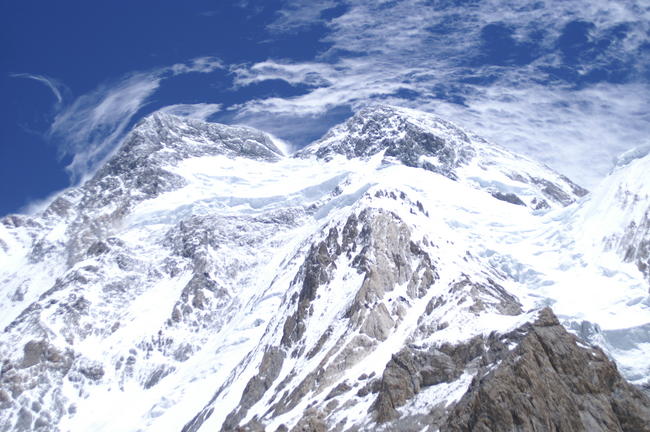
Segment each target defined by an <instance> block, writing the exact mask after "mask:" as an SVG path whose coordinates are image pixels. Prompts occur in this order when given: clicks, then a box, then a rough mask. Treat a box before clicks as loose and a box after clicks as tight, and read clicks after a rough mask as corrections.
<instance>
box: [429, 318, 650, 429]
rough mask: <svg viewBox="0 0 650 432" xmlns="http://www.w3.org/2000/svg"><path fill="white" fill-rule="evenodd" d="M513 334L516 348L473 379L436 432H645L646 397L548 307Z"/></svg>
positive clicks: (649, 404)
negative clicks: (582, 343) (519, 334)
mask: <svg viewBox="0 0 650 432" xmlns="http://www.w3.org/2000/svg"><path fill="white" fill-rule="evenodd" d="M517 331H518V332H525V333H524V336H523V338H522V339H521V341H520V342H519V343H518V345H517V346H516V347H515V348H514V349H513V350H512V351H510V352H508V353H507V354H506V355H505V356H503V358H502V359H501V361H500V363H499V364H498V366H496V368H495V369H494V370H491V371H489V372H487V373H486V374H484V375H483V374H481V373H479V374H478V375H477V376H476V377H475V378H474V380H473V381H472V384H471V386H470V389H469V390H468V392H467V393H466V394H465V396H463V398H462V399H461V400H460V401H459V402H458V404H457V405H456V407H455V408H454V410H453V411H452V412H451V414H450V415H449V418H448V420H447V422H446V423H445V425H444V426H443V427H442V428H441V430H443V431H466V430H476V431H494V430H503V431H506V430H508V431H515V430H517V431H535V430H549V431H550V430H558V431H560V430H571V431H630V432H631V431H648V430H650V399H648V398H647V396H645V395H644V394H642V393H641V392H640V391H639V390H638V389H636V388H635V387H633V386H631V385H630V384H628V383H627V382H626V381H625V380H624V379H622V378H621V376H620V374H619V373H618V370H617V368H616V365H615V364H614V363H612V362H611V361H610V360H609V359H608V358H607V357H606V356H605V354H604V353H603V352H602V351H601V350H600V349H598V348H593V347H592V348H587V347H582V346H580V342H579V340H578V339H577V338H576V337H575V336H572V335H570V334H568V333H567V332H566V330H565V329H564V328H563V327H562V326H561V325H560V324H559V322H558V321H557V319H556V318H555V316H554V315H553V314H552V312H551V311H550V309H546V310H543V311H542V312H541V313H540V317H539V319H538V320H537V321H536V322H535V323H533V324H531V325H527V326H524V327H522V328H521V329H518V330H517Z"/></svg>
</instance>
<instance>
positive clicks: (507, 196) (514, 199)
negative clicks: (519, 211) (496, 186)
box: [492, 192, 526, 206]
mask: <svg viewBox="0 0 650 432" xmlns="http://www.w3.org/2000/svg"><path fill="white" fill-rule="evenodd" d="M492 196H493V197H494V198H496V199H498V200H501V201H505V202H509V203H510V204H516V205H521V206H525V205H526V203H525V202H523V201H522V200H521V198H519V197H518V196H517V195H515V194H513V193H502V192H492Z"/></svg>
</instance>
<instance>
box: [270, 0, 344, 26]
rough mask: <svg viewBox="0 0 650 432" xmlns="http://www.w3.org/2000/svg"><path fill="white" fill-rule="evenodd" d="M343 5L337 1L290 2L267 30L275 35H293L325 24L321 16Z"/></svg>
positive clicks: (297, 0)
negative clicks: (316, 25)
mask: <svg viewBox="0 0 650 432" xmlns="http://www.w3.org/2000/svg"><path fill="white" fill-rule="evenodd" d="M339 4H341V2H340V1H335V0H311V1H303V0H289V1H287V2H286V3H285V5H284V7H283V8H282V9H280V10H279V11H278V12H277V17H276V19H275V20H274V21H273V22H272V23H270V24H269V25H268V26H267V28H268V30H269V31H271V32H273V33H291V32H296V31H299V30H303V29H305V28H308V27H311V26H313V25H314V24H317V23H321V22H324V21H323V20H322V19H321V15H322V13H323V12H324V11H326V10H328V9H332V8H334V7H336V6H337V5H339Z"/></svg>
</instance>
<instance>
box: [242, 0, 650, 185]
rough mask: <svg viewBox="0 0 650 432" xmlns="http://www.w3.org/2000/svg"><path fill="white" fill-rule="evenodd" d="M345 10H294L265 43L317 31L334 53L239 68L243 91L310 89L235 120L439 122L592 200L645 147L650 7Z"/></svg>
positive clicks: (560, 1) (420, 4)
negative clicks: (628, 155)
mask: <svg viewBox="0 0 650 432" xmlns="http://www.w3.org/2000/svg"><path fill="white" fill-rule="evenodd" d="M343 3H345V6H346V7H345V12H344V13H342V14H341V15H340V16H338V17H335V18H332V19H329V20H326V21H323V18H322V12H323V10H326V9H327V8H330V7H332V4H331V2H327V1H325V2H317V3H316V4H314V5H311V3H310V6H304V7H305V9H300V10H298V9H295V8H298V5H299V4H304V5H306V3H300V2H294V1H290V2H289V3H288V6H287V8H285V9H284V11H283V12H282V13H281V14H280V17H279V18H278V20H276V22H274V23H273V24H272V25H271V26H270V27H269V28H270V30H271V31H278V30H279V29H283V28H284V29H287V30H290V29H292V28H303V27H305V26H309V25H313V24H315V23H322V24H324V25H325V28H326V29H327V32H326V34H325V36H324V37H323V42H326V43H328V44H329V48H328V49H327V50H326V51H325V52H321V53H320V54H319V55H318V56H316V57H315V59H314V60H312V61H308V62H291V61H288V60H286V59H283V60H281V61H280V60H275V59H268V60H266V61H263V62H259V63H255V64H250V65H243V66H242V65H240V66H238V67H236V68H233V69H232V71H233V72H234V73H235V75H236V77H235V83H236V85H239V86H246V85H250V84H255V83H259V82H262V81H265V80H278V79H279V80H284V81H286V82H287V83H289V84H291V85H293V86H301V87H300V88H301V89H304V92H303V93H302V94H301V95H299V96H292V97H278V96H274V97H268V98H262V99H256V100H250V101H248V102H246V103H243V104H241V105H239V106H237V107H234V108H236V109H237V112H238V116H239V117H240V118H245V119H247V121H248V122H254V118H255V117H256V116H259V117H260V118H261V119H266V118H268V117H269V115H275V116H277V117H278V118H283V119H285V121H286V122H287V124H292V123H293V124H297V123H299V121H300V120H299V119H301V118H314V117H317V116H319V115H325V114H326V113H328V112H331V110H333V109H336V108H337V107H342V106H350V107H353V108H354V107H358V106H362V105H365V104H368V103H372V102H377V101H386V102H389V103H394V104H398V105H405V106H410V107H415V108H421V109H425V110H429V111H433V112H437V113H439V114H441V115H443V116H446V117H448V118H449V119H451V120H455V121H457V122H458V123H461V124H462V125H464V126H466V127H468V128H470V129H474V130H476V131H477V132H479V133H481V134H483V135H486V136H487V137H488V138H491V139H492V140H493V141H495V142H498V143H502V144H504V145H506V146H508V147H510V148H512V149H514V150H516V151H520V152H523V153H526V154H529V155H531V156H533V157H535V158H537V159H541V160H542V161H544V162H546V163H548V164H549V165H551V166H553V167H554V168H556V169H558V170H560V171H562V172H564V173H566V174H568V175H570V176H572V177H574V178H575V179H576V180H577V181H579V182H581V183H583V184H585V185H587V186H593V185H594V183H595V182H596V181H597V180H598V178H599V177H601V176H603V175H604V174H606V172H607V171H608V170H609V165H610V163H611V160H612V158H613V157H614V156H615V155H616V154H617V153H618V152H620V151H622V150H625V149H626V148H628V147H632V146H634V145H637V144H638V143H639V142H640V141H644V140H646V139H647V138H646V136H647V131H648V130H649V129H650V118H649V117H648V114H647V113H648V112H650V109H649V108H650V102H648V101H650V89H649V87H648V84H650V83H649V82H648V79H647V72H648V70H650V55H649V54H648V49H647V47H648V46H649V45H650V37H649V36H648V35H649V34H650V7H649V6H647V5H646V4H645V3H644V2H641V1H639V0H619V1H594V2H583V1H579V0H548V1H545V2H536V3H531V2H528V1H523V0H506V1H502V0H485V1H481V2H454V1H430V0H401V1H374V0H373V1H371V0H347V1H345V2H343ZM292 8H293V9H292ZM291 11H293V12H295V13H294V14H293V15H291ZM294 21H295V24H292V23H293V22H294ZM310 23H311V24H310ZM274 26H276V27H277V28H274ZM303 86H304V87H303ZM260 123H264V121H261V122H260ZM276 127H278V126H276Z"/></svg>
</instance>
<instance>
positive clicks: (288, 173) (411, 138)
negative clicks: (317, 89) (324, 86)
mask: <svg viewBox="0 0 650 432" xmlns="http://www.w3.org/2000/svg"><path fill="white" fill-rule="evenodd" d="M620 160H621V161H622V162H620V163H619V164H618V166H617V167H616V168H615V169H614V170H613V171H612V172H611V174H610V175H609V176H608V177H607V178H606V179H605V180H604V181H603V182H602V184H601V185H600V186H598V187H596V188H595V189H594V190H593V191H592V192H588V191H587V190H585V189H583V188H582V187H580V186H578V185H577V184H575V183H573V182H572V181H571V180H569V179H568V178H566V177H564V176H562V175H560V174H558V173H557V172H555V171H553V170H552V169H550V168H549V167H547V166H545V165H543V164H541V163H538V162H536V161H534V160H532V159H530V158H527V157H524V156H521V155H518V154H515V153H512V152H510V151H508V150H506V149H504V148H502V147H500V146H498V145H496V144H493V143H491V142H489V141H487V140H485V139H483V138H481V137H479V136H477V135H476V134H474V133H472V132H469V131H466V130H464V129H463V128H461V127H458V126H456V125H455V124H453V123H451V122H449V121H447V120H444V119H442V118H439V117H437V116H435V115H432V114H428V113H425V112H421V111H415V110H412V109H406V108H401V107H395V106H388V105H376V106H370V107H367V108H364V109H362V110H360V111H358V112H357V113H356V114H355V115H354V116H352V117H351V118H350V119H348V120H347V121H345V122H344V123H342V124H340V125H337V126H335V127H333V128H332V129H330V130H329V131H328V132H327V133H326V134H325V135H324V136H323V137H322V138H321V139H319V140H317V141H315V142H313V143H312V144H310V145H308V146H307V147H305V148H303V149H301V150H299V151H298V152H296V153H295V154H291V155H287V154H285V153H284V152H283V150H282V149H281V146H280V145H279V144H278V142H277V141H276V140H275V139H274V138H273V137H272V136H271V135H269V134H266V133H264V132H262V131H258V130H255V129H252V128H248V127H243V126H226V125H220V124H213V123H206V122H204V121H201V120H196V119H195V120H192V119H186V118H181V117H176V116H174V115H172V114H168V113H162V112H158V113H154V114H152V115H151V116H149V117H147V118H145V119H144V120H142V121H141V122H139V123H138V124H137V125H136V126H135V127H134V128H133V129H132V130H131V132H130V133H129V134H128V135H127V137H126V138H125V140H124V142H123V144H122V145H121V147H120V148H119V149H117V151H115V152H114V154H113V155H112V156H111V157H110V158H109V159H108V160H107V161H106V162H105V163H104V165H103V166H101V167H100V168H99V169H98V170H97V171H96V173H95V174H94V175H93V176H92V178H90V179H88V181H86V182H85V183H83V184H82V185H81V186H79V187H76V188H71V189H68V190H66V191H64V192H62V193H61V194H59V195H58V196H57V197H55V198H54V199H53V200H52V202H51V203H50V204H49V206H47V208H46V209H45V210H43V211H42V212H40V213H38V214H35V215H18V214H15V215H9V216H6V217H4V218H3V219H1V220H0V262H1V263H2V265H1V266H0V311H2V313H1V314H0V320H1V321H2V323H1V324H2V327H1V328H2V329H3V330H4V331H3V333H2V335H1V336H0V358H2V359H3V363H2V373H1V375H0V407H1V408H2V409H1V410H0V431H9V430H15V431H117V430H119V431H145V430H147V431H149V430H150V431H183V432H190V431H192V432H194V431H219V430H221V431H236V430H237V431H263V430H266V431H271V432H273V431H365V430H385V431H391V430H399V431H438V430H439V431H466V430H490V431H515V430H516V431H533V430H536V431H546V430H548V431H551V430H566V431H568V430H571V431H577V430H588V431H648V430H650V428H649V426H648V425H650V399H649V398H648V393H649V391H650V297H649V292H650V216H649V215H650V184H648V175H647V173H648V172H650V155H648V153H647V152H643V151H637V152H632V153H629V154H627V155H624V156H622V158H621V159H620Z"/></svg>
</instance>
